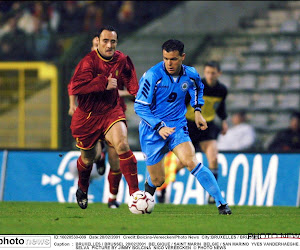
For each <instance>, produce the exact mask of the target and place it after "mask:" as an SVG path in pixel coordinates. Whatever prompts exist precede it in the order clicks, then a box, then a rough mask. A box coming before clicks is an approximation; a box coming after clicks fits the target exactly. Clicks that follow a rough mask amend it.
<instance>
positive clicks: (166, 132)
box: [158, 127, 175, 140]
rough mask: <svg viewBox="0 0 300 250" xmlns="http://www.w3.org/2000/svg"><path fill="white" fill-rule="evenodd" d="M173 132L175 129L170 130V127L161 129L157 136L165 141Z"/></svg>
mask: <svg viewBox="0 0 300 250" xmlns="http://www.w3.org/2000/svg"><path fill="white" fill-rule="evenodd" d="M174 132H175V127H173V128H170V127H162V128H161V129H160V130H159V131H158V133H159V135H160V136H161V137H162V138H163V139H164V140H166V139H167V138H168V136H169V135H171V134H173V133H174Z"/></svg>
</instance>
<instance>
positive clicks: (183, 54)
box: [181, 53, 185, 61]
mask: <svg viewBox="0 0 300 250" xmlns="http://www.w3.org/2000/svg"><path fill="white" fill-rule="evenodd" d="M181 57H182V61H183V60H184V59H185V53H182V55H181Z"/></svg>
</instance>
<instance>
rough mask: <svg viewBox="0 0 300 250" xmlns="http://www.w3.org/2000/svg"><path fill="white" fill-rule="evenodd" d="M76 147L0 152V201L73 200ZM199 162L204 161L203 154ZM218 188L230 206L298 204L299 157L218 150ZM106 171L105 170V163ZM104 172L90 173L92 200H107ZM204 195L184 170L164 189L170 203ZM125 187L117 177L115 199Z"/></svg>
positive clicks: (124, 194) (201, 200)
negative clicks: (74, 149)
mask: <svg viewBox="0 0 300 250" xmlns="http://www.w3.org/2000/svg"><path fill="white" fill-rule="evenodd" d="M79 154H80V152H79V151H69V152H61V151H48V152H46V151H6V150H5V151H0V162H1V164H0V173H1V178H0V187H2V188H0V192H2V193H0V200H3V201H44V202H75V201H76V198H75V192H76V189H77V181H78V178H77V176H76V174H77V168H76V160H77V158H78V156H79ZM134 154H135V156H136V158H137V160H138V179H139V185H140V189H142V190H143V189H144V181H145V176H146V165H145V162H144V157H143V154H142V153H141V152H134ZM197 158H198V160H199V161H201V162H202V160H203V162H204V164H207V159H206V157H205V155H203V154H202V153H197ZM218 160H219V178H218V182H219V185H220V189H221V191H222V193H223V195H224V196H225V198H226V200H227V202H228V203H229V204H230V205H250V206H252V205H255V206H299V192H300V190H299V189H300V164H299V163H300V155H299V154H254V153H245V154H243V153H239V154H237V153H219V155H218ZM106 164H107V166H108V167H107V170H108V169H109V165H108V164H109V163H108V162H106ZM107 174H108V171H106V173H105V175H104V176H99V175H98V174H97V172H96V170H95V167H94V169H93V171H92V181H91V185H90V189H89V201H90V202H103V203H106V202H107V199H108V193H109V186H108V180H107ZM207 197H208V194H207V193H206V192H205V191H204V190H203V188H202V187H201V185H200V184H199V183H198V182H197V181H196V179H195V178H194V176H192V175H191V174H190V173H189V171H188V170H187V169H182V170H180V171H179V172H178V174H177V176H176V181H175V182H173V183H171V184H170V185H169V186H168V187H167V192H166V199H167V202H168V203H172V204H198V205H203V204H206V203H207V202H206V201H207ZM127 199H128V186H127V184H126V182H125V179H124V177H122V179H121V183H120V187H119V193H118V196H117V200H118V201H120V202H121V203H125V202H127Z"/></svg>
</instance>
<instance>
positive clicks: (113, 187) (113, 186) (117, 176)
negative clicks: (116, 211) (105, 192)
mask: <svg viewBox="0 0 300 250" xmlns="http://www.w3.org/2000/svg"><path fill="white" fill-rule="evenodd" d="M121 178H122V173H121V171H120V170H117V171H113V170H110V171H109V174H108V182H109V191H110V197H109V199H110V200H115V199H116V197H117V194H118V189H119V183H120V180H121Z"/></svg>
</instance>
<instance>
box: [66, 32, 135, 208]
mask: <svg viewBox="0 0 300 250" xmlns="http://www.w3.org/2000/svg"><path fill="white" fill-rule="evenodd" d="M98 45H99V35H98V34H97V35H94V37H93V39H92V47H91V51H93V50H97V49H98ZM118 92H119V95H120V97H121V98H120V105H121V107H122V109H123V111H124V113H125V111H126V104H125V101H124V99H123V98H129V99H130V98H132V95H130V93H129V92H128V91H127V90H126V89H125V86H124V85H123V82H121V81H119V82H118ZM133 99H134V98H133ZM76 108H77V104H76V96H75V95H70V96H69V115H70V116H73V114H74V112H75V110H76ZM95 148H96V156H95V159H94V162H95V164H96V168H97V172H98V174H99V175H103V174H104V173H105V153H106V152H107V153H108V161H109V164H110V170H109V174H108V182H109V191H110V194H109V198H108V203H107V204H108V207H109V208H118V207H119V203H118V202H117V200H116V199H117V194H118V190H119V184H120V181H121V178H122V173H121V171H120V164H119V156H118V154H117V152H116V150H115V149H114V148H113V147H112V146H107V148H108V149H106V147H105V144H104V141H101V142H100V141H98V142H97V144H96V146H95Z"/></svg>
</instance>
